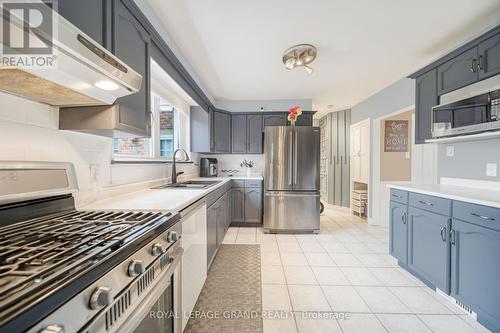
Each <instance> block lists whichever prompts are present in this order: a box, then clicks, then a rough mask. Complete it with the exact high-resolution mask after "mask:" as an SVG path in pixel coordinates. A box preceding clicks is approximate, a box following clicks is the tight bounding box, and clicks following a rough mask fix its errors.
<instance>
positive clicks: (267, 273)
mask: <svg viewBox="0 0 500 333" xmlns="http://www.w3.org/2000/svg"><path fill="white" fill-rule="evenodd" d="M261 275H262V283H265V284H286V280H285V274H284V273H283V267H282V266H281V265H279V266H261Z"/></svg>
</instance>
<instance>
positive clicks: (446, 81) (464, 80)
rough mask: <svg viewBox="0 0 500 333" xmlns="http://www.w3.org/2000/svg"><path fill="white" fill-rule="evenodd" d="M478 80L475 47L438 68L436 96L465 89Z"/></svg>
mask: <svg viewBox="0 0 500 333" xmlns="http://www.w3.org/2000/svg"><path fill="white" fill-rule="evenodd" d="M478 79H479V70H478V54H477V47H473V48H472V49H470V50H467V51H465V52H464V53H462V54H460V55H458V56H456V57H455V58H453V59H451V60H449V61H448V62H446V63H444V64H442V65H441V66H439V67H438V94H439V95H442V94H445V93H447V92H450V91H453V90H456V89H458V88H462V87H465V86H466V85H468V84H471V83H474V82H476V81H477V80H478Z"/></svg>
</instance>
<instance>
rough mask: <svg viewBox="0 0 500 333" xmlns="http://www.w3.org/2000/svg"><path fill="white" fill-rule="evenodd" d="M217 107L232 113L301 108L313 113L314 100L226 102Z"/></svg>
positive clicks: (217, 104)
mask: <svg viewBox="0 0 500 333" xmlns="http://www.w3.org/2000/svg"><path fill="white" fill-rule="evenodd" d="M215 106H216V107H218V108H220V109H222V110H226V111H231V112H255V111H260V108H261V107H263V108H264V111H287V110H288V109H290V108H291V107H294V106H300V107H301V108H302V110H304V111H313V109H312V99H271V100H226V101H216V102H215Z"/></svg>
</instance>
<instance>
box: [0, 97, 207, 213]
mask: <svg viewBox="0 0 500 333" xmlns="http://www.w3.org/2000/svg"><path fill="white" fill-rule="evenodd" d="M0 104H1V105H2V108H0V161H1V160H19V161H65V162H72V163H73V164H74V166H75V169H76V173H77V177H78V184H79V189H80V190H79V192H78V193H77V194H75V199H76V203H77V205H78V206H81V205H84V204H86V203H89V202H92V201H94V200H96V199H97V198H99V196H100V195H101V194H102V192H105V191H107V190H109V188H111V187H117V186H120V185H129V184H137V183H145V185H144V186H147V182H149V181H154V180H160V179H165V180H168V178H169V177H170V172H171V165H170V164H111V159H112V139H111V138H107V137H100V136H96V135H90V134H84V133H78V132H72V131H60V130H59V129H58V123H59V110H58V109H57V108H53V107H49V106H47V105H44V104H39V103H36V102H31V101H28V100H25V99H22V98H18V97H15V96H11V95H7V94H3V93H0ZM193 158H195V159H197V156H196V155H195V156H193ZM178 171H184V172H185V173H186V175H187V176H190V175H197V174H198V165H197V164H179V166H178Z"/></svg>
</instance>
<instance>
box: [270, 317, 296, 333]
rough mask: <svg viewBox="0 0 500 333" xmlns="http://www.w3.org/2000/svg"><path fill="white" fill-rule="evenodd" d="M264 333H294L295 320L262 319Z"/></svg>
mask: <svg viewBox="0 0 500 333" xmlns="http://www.w3.org/2000/svg"><path fill="white" fill-rule="evenodd" d="M263 325H264V333H296V332H297V326H296V325H295V319H293V318H286V319H264V321H263Z"/></svg>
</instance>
